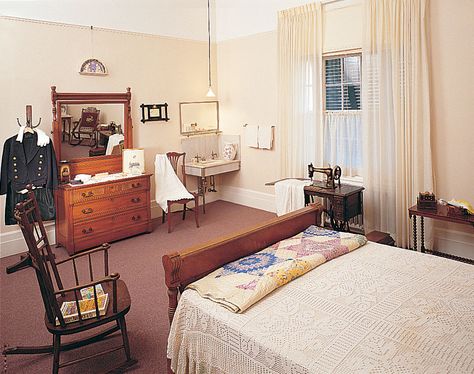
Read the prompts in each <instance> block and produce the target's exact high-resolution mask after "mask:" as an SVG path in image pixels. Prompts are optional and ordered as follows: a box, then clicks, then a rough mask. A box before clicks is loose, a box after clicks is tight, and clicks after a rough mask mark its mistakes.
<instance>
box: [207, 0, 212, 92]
mask: <svg viewBox="0 0 474 374" xmlns="http://www.w3.org/2000/svg"><path fill="white" fill-rule="evenodd" d="M207 37H208V46H209V48H208V66H209V87H211V6H210V0H207Z"/></svg>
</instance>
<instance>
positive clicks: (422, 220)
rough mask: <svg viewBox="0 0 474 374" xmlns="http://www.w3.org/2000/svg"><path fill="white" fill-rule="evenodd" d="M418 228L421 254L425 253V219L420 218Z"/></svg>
mask: <svg viewBox="0 0 474 374" xmlns="http://www.w3.org/2000/svg"><path fill="white" fill-rule="evenodd" d="M420 219H421V222H420V228H421V253H425V249H426V248H425V217H423V216H421V217H420Z"/></svg>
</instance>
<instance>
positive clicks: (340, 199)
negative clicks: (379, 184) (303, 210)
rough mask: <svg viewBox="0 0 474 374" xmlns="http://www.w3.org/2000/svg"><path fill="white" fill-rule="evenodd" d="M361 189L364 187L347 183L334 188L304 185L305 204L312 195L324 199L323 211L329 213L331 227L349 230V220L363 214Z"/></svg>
mask: <svg viewBox="0 0 474 374" xmlns="http://www.w3.org/2000/svg"><path fill="white" fill-rule="evenodd" d="M363 190H364V187H359V186H352V185H349V184H341V186H340V187H336V188H334V189H332V188H324V187H322V186H318V185H311V186H305V187H304V198H305V204H306V205H307V204H309V202H310V199H312V196H318V197H322V198H324V199H326V202H327V204H326V209H325V212H326V213H327V214H328V215H329V218H330V220H331V226H332V228H333V229H334V230H338V231H349V220H350V219H351V218H354V217H355V216H357V215H361V216H363V199H362V191H363Z"/></svg>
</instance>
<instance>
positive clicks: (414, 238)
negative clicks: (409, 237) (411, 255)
mask: <svg viewBox="0 0 474 374" xmlns="http://www.w3.org/2000/svg"><path fill="white" fill-rule="evenodd" d="M413 250H414V251H415V252H417V251H418V245H417V244H416V216H413Z"/></svg>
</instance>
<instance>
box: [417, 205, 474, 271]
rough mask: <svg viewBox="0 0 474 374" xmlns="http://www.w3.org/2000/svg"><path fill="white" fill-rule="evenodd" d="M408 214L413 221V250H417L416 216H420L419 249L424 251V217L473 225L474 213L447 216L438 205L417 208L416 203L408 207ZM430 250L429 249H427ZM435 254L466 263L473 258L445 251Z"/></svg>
mask: <svg viewBox="0 0 474 374" xmlns="http://www.w3.org/2000/svg"><path fill="white" fill-rule="evenodd" d="M408 214H409V216H410V219H412V222H413V248H412V249H413V250H414V251H418V240H417V237H418V235H417V234H418V233H417V226H416V221H417V219H416V217H420V245H421V247H420V250H421V252H423V253H425V252H426V251H427V249H426V247H425V217H426V218H431V219H436V220H439V221H445V222H451V223H460V224H464V225H471V226H472V227H474V215H472V214H470V215H465V216H448V215H446V214H444V213H443V209H442V207H441V206H440V205H438V206H437V209H436V210H428V209H419V208H418V207H417V206H416V205H413V206H412V207H411V208H409V209H408ZM429 252H431V251H429ZM435 254H440V255H442V256H443V257H448V258H452V259H455V260H460V261H464V262H468V263H472V264H474V260H469V259H466V258H462V257H457V256H453V255H449V254H446V253H441V252H436V253H435Z"/></svg>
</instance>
